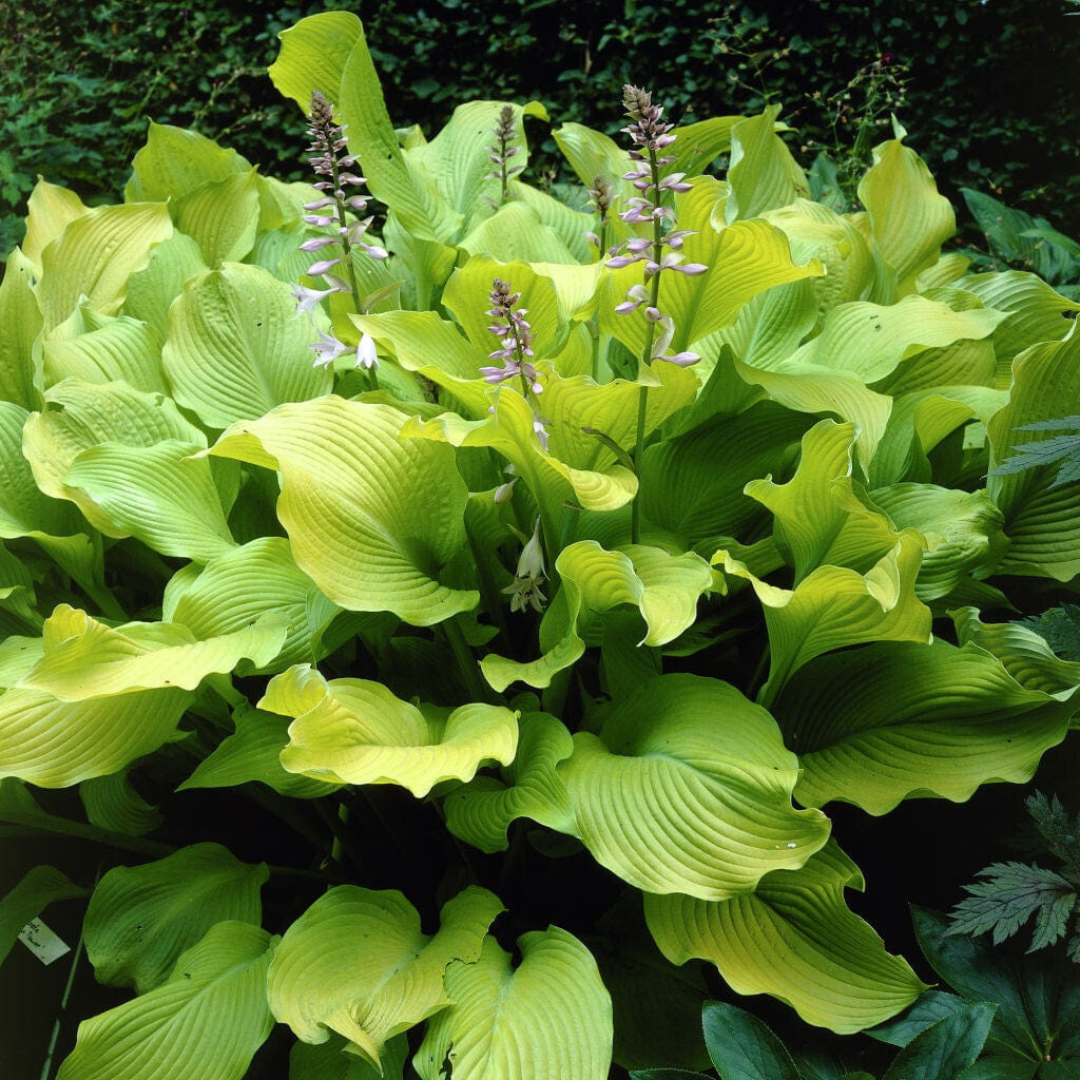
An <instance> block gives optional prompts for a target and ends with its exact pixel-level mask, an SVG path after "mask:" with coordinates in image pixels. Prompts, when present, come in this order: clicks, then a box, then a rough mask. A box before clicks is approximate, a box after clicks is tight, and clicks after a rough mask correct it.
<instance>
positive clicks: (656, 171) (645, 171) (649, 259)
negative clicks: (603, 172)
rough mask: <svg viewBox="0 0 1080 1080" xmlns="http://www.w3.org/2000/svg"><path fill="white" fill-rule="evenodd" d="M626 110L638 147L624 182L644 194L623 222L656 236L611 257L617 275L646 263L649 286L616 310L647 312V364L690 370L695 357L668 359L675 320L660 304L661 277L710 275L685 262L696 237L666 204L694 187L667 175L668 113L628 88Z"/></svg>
mask: <svg viewBox="0 0 1080 1080" xmlns="http://www.w3.org/2000/svg"><path fill="white" fill-rule="evenodd" d="M623 107H624V108H625V110H626V114H627V116H629V118H630V123H629V125H628V126H627V127H625V128H623V129H622V130H623V131H624V132H625V133H626V134H627V135H629V136H630V139H631V141H632V142H633V144H634V148H633V149H632V150H631V151H630V160H631V161H632V162H633V165H634V167H633V168H632V169H631V170H630V172H627V173H624V174H623V179H624V180H629V181H631V182H632V183H633V185H634V187H635V188H636V189H637V191H639V192H640V194H639V195H635V196H634V197H633V198H631V199H630V200H629V203H628V209H626V210H624V211H622V212H621V213H620V214H619V216H620V217H621V218H622V219H623V221H625V222H627V223H629V224H633V225H638V224H651V225H652V236H648V237H646V236H633V237H631V238H630V239H629V240H627V241H625V242H624V243H623V244H622V245H620V246H619V247H617V248H612V250H611V251H610V252H609V254H610V255H611V256H612V257H611V258H609V259H608V260H607V262H606V265H607V266H609V267H611V269H613V270H617V269H620V268H621V267H624V266H630V265H632V264H633V263H639V262H640V263H644V283H643V284H638V285H634V286H632V287H631V288H630V289H629V291H628V292H627V295H626V300H625V301H623V303H621V304H619V305H618V307H616V309H615V310H616V311H617V312H618V313H619V314H620V315H628V314H630V313H631V312H633V311H636V310H637V309H638V308H639V307H644V312H645V318H646V319H647V320H648V321H649V323H650V325H651V327H652V329H651V331H650V336H649V341H650V346H649V354H648V357H647V360H648V362H650V363H651V362H652V361H653V360H665V361H667V362H668V363H671V364H678V365H679V366H680V367H686V366H688V365H689V364H694V363H696V362H697V361H698V360H699V359H700V357H699V356H698V355H697V354H696V353H690V352H680V353H676V354H675V355H674V356H666V355H665V353H666V352H667V350H668V348H669V346H670V345H671V341H672V339H673V338H674V336H675V324H674V322H673V320H672V318H671V316H670V315H665V314H664V313H663V312H661V311H660V309H659V307H658V306H657V300H658V297H659V293H660V277H661V275H662V274H663V273H664V272H665V271H668V270H674V271H676V272H678V273H680V274H689V275H695V274H703V273H704V272H705V271H706V270H707V269H708V267H707V266H705V265H703V264H702V263H688V262H685V261H684V259H685V256H684V255H682V254H681V250H682V246H683V240H684V239H685V238H686V237H687V236H692V235H693V232H692V231H690V230H687V229H677V228H675V210H674V207H673V206H672V205H667V204H665V193H666V192H671V193H673V194H674V193H675V192H686V191H689V190H690V188H691V185H690V184H688V183H687V182H686V181H685V180H684V179H683V178H684V176H685V175H686V174H685V173H681V172H672V173H668V174H667V175H666V176H665V175H664V174H663V171H664V170H665V169H666V168H668V166H670V165H672V164H674V161H675V158H674V157H673V156H671V155H670V154H664V153H662V151H663V150H666V149H667V148H668V147H670V146H671V145H672V144H673V143H674V142H675V139H676V136H675V135H674V134H672V132H673V130H674V125H673V124H668V123H665V122H664V120H663V114H664V110H663V108H661V106H659V105H654V104H653V103H652V95H651V94H650V93H649V92H648V91H646V90H641V89H639V88H638V87H636V86H624V87H623ZM657 331H658V332H657Z"/></svg>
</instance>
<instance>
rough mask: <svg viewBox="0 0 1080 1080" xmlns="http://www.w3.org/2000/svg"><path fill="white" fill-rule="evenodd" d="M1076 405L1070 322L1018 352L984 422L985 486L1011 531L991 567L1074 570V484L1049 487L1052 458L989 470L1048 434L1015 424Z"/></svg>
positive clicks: (1063, 577) (1079, 375)
mask: <svg viewBox="0 0 1080 1080" xmlns="http://www.w3.org/2000/svg"><path fill="white" fill-rule="evenodd" d="M1074 326H1075V324H1074ZM1078 412H1080V334H1078V333H1077V332H1076V330H1075V329H1074V330H1073V331H1072V332H1071V333H1070V335H1069V336H1068V337H1067V338H1066V339H1065V340H1064V341H1061V342H1051V343H1046V344H1043V345H1033V346H1032V347H1031V348H1030V349H1028V350H1026V351H1025V352H1024V353H1022V354H1021V355H1020V356H1018V357H1017V358H1016V360H1015V362H1014V363H1013V383H1012V388H1011V390H1010V393H1009V404H1008V405H1007V406H1006V407H1005V408H1004V409H1002V410H1001V411H1000V412H999V413H997V415H996V416H994V418H993V419H992V420H991V421H990V423H989V424H987V426H986V430H987V434H988V435H989V438H990V447H991V451H990V466H991V468H990V475H989V476H988V478H987V481H986V489H987V492H988V493H989V495H990V497H991V498H992V499H993V500H994V502H995V503H997V505H998V507H999V509H1000V510H1001V512H1002V513H1003V514H1004V515H1005V535H1006V536H1007V537H1008V538H1009V547H1008V550H1007V551H1006V552H1005V555H1004V557H1003V558H1002V560H1001V562H1000V563H999V564H998V566H997V568H996V572H998V573H1002V574H1035V575H1038V576H1040V577H1051V578H1055V579H1056V580H1058V581H1069V580H1070V579H1071V578H1073V577H1074V576H1075V575H1076V573H1077V572H1078V571H1080V484H1063V485H1061V486H1058V487H1054V486H1053V485H1054V480H1055V478H1056V474H1057V469H1056V467H1055V466H1054V465H1042V466H1039V467H1037V468H1032V469H1027V470H1025V471H1024V472H1020V473H1010V474H1008V475H1005V476H996V475H994V469H995V468H996V467H997V466H999V465H1000V464H1001V463H1002V462H1003V461H1004V460H1005V459H1006V458H1008V457H1009V456H1010V455H1012V454H1013V453H1014V452H1015V450H1016V448H1017V447H1018V446H1027V445H1029V444H1030V443H1034V442H1039V441H1041V440H1043V439H1047V438H1050V437H1052V436H1053V434H1054V433H1053V432H1052V431H1021V430H1019V429H1020V428H1021V427H1025V426H1027V425H1029V424H1034V423H1037V422H1038V421H1040V420H1054V419H1060V418H1061V417H1063V416H1071V415H1074V414H1076V413H1078Z"/></svg>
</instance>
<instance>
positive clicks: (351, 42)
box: [270, 11, 493, 242]
mask: <svg viewBox="0 0 1080 1080" xmlns="http://www.w3.org/2000/svg"><path fill="white" fill-rule="evenodd" d="M270 78H271V79H272V80H273V82H274V85H275V86H276V87H277V88H278V89H279V90H280V91H281V93H283V94H284V95H285V96H286V97H289V98H292V99H293V100H294V101H295V102H296V103H297V104H298V105H299V106H300V107H301V108H302V109H303V110H304V112H305V113H306V112H307V111H308V110H309V109H310V108H311V93H312V91H313V90H319V91H321V92H322V93H323V94H324V95H325V96H326V97H327V98H329V99H330V101H332V102H333V103H334V105H335V106H337V109H338V112H339V114H340V116H341V119H342V122H343V123H344V126H345V128H346V132H347V136H348V139H349V152H350V153H352V154H357V155H359V157H360V158H361V159H362V160H363V162H364V175H365V176H366V177H367V181H368V186H369V188H370V189H371V192H372V194H373V195H375V196H376V198H378V199H380V200H382V202H384V203H386V205H387V206H388V207H389V208H390V210H391V211H392V212H393V214H394V215H395V216H396V217H397V218H398V220H399V221H400V222H401V224H402V225H404V227H405V228H406V229H408V230H409V232H411V233H412V234H413V235H414V236H416V237H418V238H419V239H421V240H434V241H447V242H449V241H451V240H452V238H454V237H455V236H456V234H457V232H458V231H459V229H460V228H461V225H462V221H463V216H462V214H460V213H459V212H458V211H456V210H454V209H453V207H452V206H451V205H450V203H449V202H448V201H447V200H446V199H445V198H443V197H442V195H441V193H440V192H439V190H438V187H437V185H436V181H435V179H434V177H431V176H429V175H427V173H426V171H425V170H423V169H422V167H420V166H419V165H410V162H409V160H408V157H407V155H406V153H405V151H403V150H402V147H401V143H400V141H399V139H398V137H397V134H396V132H395V131H394V126H393V123H392V122H391V120H390V116H389V114H388V113H387V111H386V102H385V100H384V98H383V92H382V84H381V83H380V81H379V77H378V75H377V74H376V72H375V66H374V64H373V63H372V59H371V54H370V53H369V52H368V47H367V41H366V39H365V37H364V28H363V26H362V25H361V23H360V20H359V19H358V18H356V16H355V15H352V14H351V13H346V12H343V11H332V12H322V13H321V14H318V15H312V16H310V17H308V18H306V19H301V20H300V22H298V23H296V25H295V26H292V27H290V28H289V29H288V30H286V31H285V32H284V33H282V35H281V53H280V55H279V56H278V58H277V60H276V61H275V62H274V63H273V64H272V65H271V67H270ZM486 126H487V127H491V126H493V125H486ZM485 134H486V133H485ZM489 171H490V163H489Z"/></svg>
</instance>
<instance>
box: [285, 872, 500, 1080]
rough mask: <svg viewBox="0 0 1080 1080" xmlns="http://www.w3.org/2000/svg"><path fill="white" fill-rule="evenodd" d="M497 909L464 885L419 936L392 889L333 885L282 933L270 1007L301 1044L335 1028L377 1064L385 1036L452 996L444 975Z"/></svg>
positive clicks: (471, 955)
mask: <svg viewBox="0 0 1080 1080" xmlns="http://www.w3.org/2000/svg"><path fill="white" fill-rule="evenodd" d="M500 911H502V904H501V902H500V901H499V899H498V897H496V896H495V895H494V894H493V893H490V892H488V891H487V890H486V889H480V888H477V887H476V886H470V887H469V888H467V889H466V890H465V891H464V892H462V893H459V894H458V895H457V896H456V897H454V899H453V900H451V901H449V902H448V903H447V904H446V905H445V906H444V907H443V909H442V913H441V919H440V927H439V930H438V932H437V933H435V934H434V935H428V934H424V933H422V932H421V929H420V916H419V914H418V913H417V911H416V909H415V908H414V907H413V906H412V904H410V903H409V901H408V900H406V899H405V897H404V896H402V895H401V893H399V892H396V891H390V890H387V891H382V892H376V891H373V890H371V889H361V888H358V887H357V886H355V885H339V886H338V887H337V888H334V889H331V890H330V891H329V892H327V893H325V894H324V895H323V896H322V897H320V898H319V899H318V900H316V901H315V903H314V904H312V905H311V907H309V908H308V909H307V911H305V912H304V914H303V915H301V916H300V918H298V919H297V920H296V921H295V922H294V923H293V924H292V926H290V927H289V929H288V930H287V931H286V933H285V936H284V937H283V938H282V940H281V944H280V945H279V946H278V950H277V953H276V954H275V956H274V962H273V964H272V965H271V967H270V974H269V978H268V980H267V987H266V993H267V997H268V999H269V1001H270V1008H271V1009H272V1010H273V1013H274V1016H275V1017H276V1018H277V1019H278V1020H279V1021H280V1022H282V1023H286V1024H288V1025H289V1026H290V1027H291V1028H292V1030H293V1032H294V1033H295V1034H296V1036H297V1038H299V1039H302V1040H303V1041H304V1042H309V1043H321V1042H325V1041H326V1040H327V1039H328V1038H329V1037H330V1032H331V1031H336V1032H337V1033H338V1034H339V1035H342V1036H344V1037H345V1038H346V1039H348V1040H349V1042H350V1044H351V1047H350V1048H351V1050H352V1052H353V1053H356V1054H359V1055H361V1056H362V1057H364V1058H366V1059H367V1060H369V1061H370V1062H372V1063H373V1064H374V1065H376V1066H378V1065H379V1064H380V1057H381V1054H382V1049H383V1046H384V1044H385V1043H386V1041H387V1040H388V1039H390V1038H392V1037H393V1036H394V1035H396V1034H398V1033H399V1032H402V1031H407V1030H408V1029H409V1028H410V1027H413V1026H414V1025H415V1024H418V1023H420V1021H422V1020H425V1019H426V1018H427V1017H429V1016H431V1014H432V1013H435V1012H437V1011H438V1010H440V1009H443V1008H445V1007H446V1006H447V1005H449V1004H450V1002H451V1000H453V999H454V998H453V990H452V989H451V988H450V987H449V986H448V985H447V986H444V972H446V969H447V967H448V965H450V964H452V963H453V962H454V961H462V962H463V963H464V964H466V965H472V964H473V963H474V962H475V961H476V960H477V959H478V958H479V957H480V950H481V945H482V942H483V941H484V935H485V934H486V933H487V929H488V927H489V926H490V925H491V922H492V920H493V919H494V918H495V916H496V915H498V914H499V912H500Z"/></svg>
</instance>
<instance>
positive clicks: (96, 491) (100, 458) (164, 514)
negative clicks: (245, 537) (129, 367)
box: [63, 439, 237, 562]
mask: <svg viewBox="0 0 1080 1080" xmlns="http://www.w3.org/2000/svg"><path fill="white" fill-rule="evenodd" d="M200 449H201V445H200V444H199V443H189V442H179V441H177V440H173V439H168V440H165V441H164V442H159V443H157V444H156V445H154V446H125V445H124V444H123V443H100V444H99V445H97V446H92V447H90V448H89V449H88V450H83V451H82V452H81V453H80V454H79V455H78V456H77V457H76V458H75V460H74V461H73V462H72V464H71V467H70V468H69V469H68V470H67V472H66V473H64V477H63V485H64V489H65V491H78V492H80V493H81V496H82V498H81V499H79V500H78V502H79V506H80V508H81V507H82V506H83V505H84V504H85V502H86V501H87V500H89V501H90V502H92V503H93V505H94V506H95V507H96V509H97V514H96V515H95V516H96V518H97V520H96V521H95V524H96V525H97V527H98V528H99V529H100V531H101V532H103V533H105V535H106V536H114V537H124V536H134V537H136V538H137V539H139V540H141V541H142V542H143V543H144V544H146V545H147V546H148V547H152V548H153V549H154V550H155V551H159V552H161V554H162V555H176V556H182V557H184V558H188V559H193V560H195V561H196V562H206V561H207V560H209V559H212V558H214V557H215V556H218V555H224V554H226V553H227V552H229V551H231V550H233V549H234V548H235V547H236V541H235V540H234V539H233V537H232V533H231V532H230V531H229V525H228V522H227V521H226V517H225V515H226V512H227V510H228V508H229V504H231V501H232V500H231V498H230V497H229V494H230V493H229V492H228V487H229V486H231V485H230V484H229V481H230V480H236V479H237V476H236V469H235V466H234V467H233V470H232V475H231V476H229V475H227V474H228V473H229V470H228V468H225V469H220V468H219V469H214V468H213V463H211V462H210V461H209V460H207V458H206V457H204V456H201V455H200V454H199V450H200ZM219 465H220V463H219ZM215 473H217V474H218V475H215ZM219 480H221V481H223V484H222V486H223V487H225V488H226V492H225V495H226V499H227V504H226V505H225V506H223V505H222V502H223V498H222V494H223V492H222V490H221V488H219V486H218V483H217V481H219ZM231 494H235V489H233V492H232V493H231ZM102 519H104V520H102Z"/></svg>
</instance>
